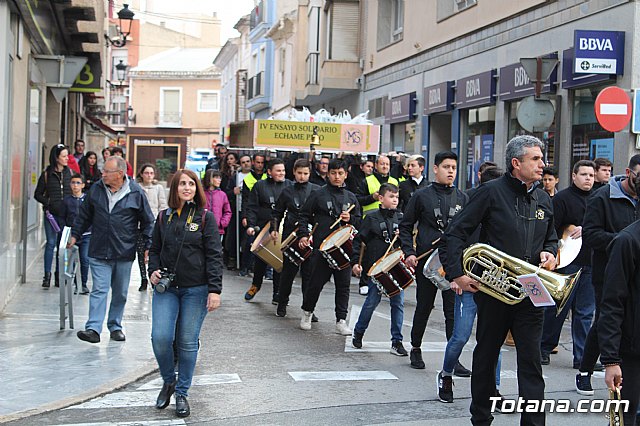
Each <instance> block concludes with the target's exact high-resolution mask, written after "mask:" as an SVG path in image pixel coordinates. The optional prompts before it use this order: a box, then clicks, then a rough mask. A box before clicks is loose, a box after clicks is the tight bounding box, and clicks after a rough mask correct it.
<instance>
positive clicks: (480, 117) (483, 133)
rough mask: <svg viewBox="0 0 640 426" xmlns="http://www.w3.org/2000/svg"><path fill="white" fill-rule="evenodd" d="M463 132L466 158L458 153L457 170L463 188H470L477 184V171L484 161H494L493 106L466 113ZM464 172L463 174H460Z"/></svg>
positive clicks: (494, 122) (473, 109) (494, 116)
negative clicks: (459, 170) (462, 182)
mask: <svg viewBox="0 0 640 426" xmlns="http://www.w3.org/2000/svg"><path fill="white" fill-rule="evenodd" d="M467 117H468V120H467V126H466V129H465V130H466V131H465V136H466V137H465V139H464V140H466V148H467V149H466V156H463V154H462V153H463V152H464V150H461V151H460V154H459V158H458V168H459V169H461V172H460V173H459V176H460V178H461V179H463V180H464V185H465V186H464V188H462V189H467V188H472V187H473V186H476V185H477V184H478V170H479V169H480V164H482V163H483V162H484V161H495V156H494V140H495V127H496V126H495V124H496V107H495V105H491V106H486V107H480V108H472V109H469V110H468V111H467ZM462 170H464V172H462Z"/></svg>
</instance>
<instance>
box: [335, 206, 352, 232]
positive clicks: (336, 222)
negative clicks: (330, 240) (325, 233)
mask: <svg viewBox="0 0 640 426" xmlns="http://www.w3.org/2000/svg"><path fill="white" fill-rule="evenodd" d="M355 206H356V205H355V204H351V207H349V208H348V209H347V210H346V211H344V212H342V213H349V212H350V211H351V210H353V208H354V207H355ZM341 220H342V219H340V218H338V219H337V220H336V221H335V222H333V225H331V226H330V227H329V229H333V228H335V226H336V225H337V224H338V223H340V221H341Z"/></svg>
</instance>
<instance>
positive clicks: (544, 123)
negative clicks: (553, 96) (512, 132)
mask: <svg viewBox="0 0 640 426" xmlns="http://www.w3.org/2000/svg"><path fill="white" fill-rule="evenodd" d="M555 112H556V111H555V108H554V107H553V104H552V103H551V101H550V100H548V99H536V98H535V97H534V96H529V97H528V98H525V99H524V100H523V101H522V102H520V105H519V106H518V112H517V118H518V123H520V125H521V126H522V127H523V128H524V129H525V130H527V131H528V132H537V131H542V130H546V129H548V128H549V127H551V124H552V123H553V119H554V117H555Z"/></svg>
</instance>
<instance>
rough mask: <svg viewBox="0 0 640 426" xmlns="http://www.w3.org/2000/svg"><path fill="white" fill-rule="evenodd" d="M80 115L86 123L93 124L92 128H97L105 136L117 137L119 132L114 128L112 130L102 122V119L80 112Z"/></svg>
mask: <svg viewBox="0 0 640 426" xmlns="http://www.w3.org/2000/svg"><path fill="white" fill-rule="evenodd" d="M80 117H82V119H83V120H84V121H85V122H86V123H87V124H89V125H90V126H93V127H94V128H97V130H98V131H99V132H101V133H103V134H104V135H105V136H109V137H110V138H112V139H117V137H118V133H121V132H118V131H116V130H113V129H112V128H111V127H109V126H108V125H106V124H104V123H103V122H102V120H100V119H99V118H96V117H87V116H85V115H84V114H80Z"/></svg>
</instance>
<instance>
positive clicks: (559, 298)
mask: <svg viewBox="0 0 640 426" xmlns="http://www.w3.org/2000/svg"><path fill="white" fill-rule="evenodd" d="M462 267H463V269H464V272H465V274H467V275H468V276H469V277H471V278H473V279H474V280H476V281H478V282H479V283H480V284H481V285H480V287H479V288H478V290H480V291H482V292H483V293H486V294H488V295H489V296H492V297H494V298H496V299H498V300H500V301H501V302H504V303H506V304H508V305H515V304H516V303H520V302H522V301H523V300H524V299H525V298H526V297H527V293H526V292H525V290H524V288H522V285H521V284H520V282H519V281H518V279H517V277H518V276H520V275H525V274H536V275H537V276H538V278H540V281H542V284H543V285H544V287H545V288H546V289H547V291H548V292H549V294H550V295H551V297H552V298H553V300H554V301H555V303H556V309H557V312H556V315H558V314H560V312H561V311H562V309H563V308H564V306H565V305H566V304H567V301H568V300H569V297H570V296H571V292H572V291H573V288H574V287H575V285H576V282H577V281H578V278H579V277H580V272H581V271H578V272H576V273H575V274H571V275H562V274H558V273H557V272H551V271H547V270H546V269H542V270H539V268H538V267H536V266H535V265H532V264H530V263H528V262H525V261H524V260H522V259H518V258H517V257H513V256H510V255H508V254H506V253H503V252H501V251H500V250H497V249H495V248H493V247H491V246H490V245H487V244H473V245H472V246H470V247H469V248H467V249H466V250H465V251H464V253H463V255H462Z"/></svg>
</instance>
